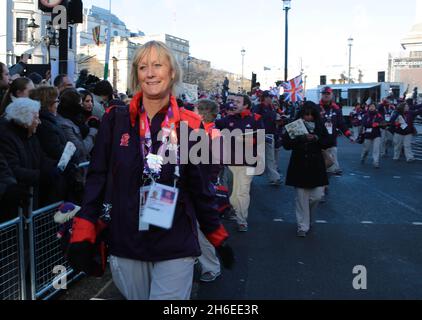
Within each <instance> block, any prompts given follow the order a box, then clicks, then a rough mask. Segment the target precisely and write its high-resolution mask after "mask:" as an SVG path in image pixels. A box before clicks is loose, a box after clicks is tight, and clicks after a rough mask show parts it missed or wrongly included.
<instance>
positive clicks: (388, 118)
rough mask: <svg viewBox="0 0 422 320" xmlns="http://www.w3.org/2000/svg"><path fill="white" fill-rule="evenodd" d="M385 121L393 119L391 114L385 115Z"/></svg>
mask: <svg viewBox="0 0 422 320" xmlns="http://www.w3.org/2000/svg"><path fill="white" fill-rule="evenodd" d="M385 121H387V122H390V121H391V116H390V115H388V114H386V115H385Z"/></svg>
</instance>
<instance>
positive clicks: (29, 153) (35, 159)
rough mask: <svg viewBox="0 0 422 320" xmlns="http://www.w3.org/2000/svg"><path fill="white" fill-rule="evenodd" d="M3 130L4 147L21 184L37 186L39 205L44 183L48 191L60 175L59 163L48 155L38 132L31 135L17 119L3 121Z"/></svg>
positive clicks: (0, 138)
mask: <svg viewBox="0 0 422 320" xmlns="http://www.w3.org/2000/svg"><path fill="white" fill-rule="evenodd" d="M0 132H1V134H0V150H1V152H2V153H3V155H4V157H5V159H6V161H7V163H8V165H9V168H10V169H11V171H12V172H13V175H14V176H15V178H16V180H17V182H18V184H20V185H24V186H27V187H28V189H29V188H30V187H33V188H34V208H37V207H38V204H39V203H38V199H39V198H38V197H39V196H40V186H45V188H42V190H43V193H44V194H46V193H45V192H46V191H47V188H48V190H51V189H54V186H55V182H56V181H57V179H58V177H59V176H58V171H57V169H56V167H55V166H56V162H55V161H53V160H51V159H49V158H47V157H46V156H45V155H44V153H43V152H42V149H41V146H40V143H39V141H38V138H37V136H36V135H33V136H31V137H29V138H28V134H27V130H26V129H25V128H23V127H21V126H19V125H17V124H15V123H14V122H2V123H1V124H0Z"/></svg>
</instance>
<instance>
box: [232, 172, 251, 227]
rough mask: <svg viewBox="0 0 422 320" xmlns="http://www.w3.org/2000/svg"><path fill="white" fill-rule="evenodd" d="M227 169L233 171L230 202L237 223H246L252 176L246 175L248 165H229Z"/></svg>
mask: <svg viewBox="0 0 422 320" xmlns="http://www.w3.org/2000/svg"><path fill="white" fill-rule="evenodd" d="M229 169H230V171H231V172H232V173H233V191H232V195H231V197H230V203H231V205H232V206H233V209H234V210H235V211H236V217H237V223H238V224H246V225H247V224H248V213H249V205H250V203H251V197H250V191H251V183H252V180H253V177H254V176H252V175H248V167H229Z"/></svg>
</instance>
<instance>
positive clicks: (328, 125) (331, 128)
mask: <svg viewBox="0 0 422 320" xmlns="http://www.w3.org/2000/svg"><path fill="white" fill-rule="evenodd" d="M325 127H326V128H327V131H328V134H333V124H332V123H330V122H327V123H325Z"/></svg>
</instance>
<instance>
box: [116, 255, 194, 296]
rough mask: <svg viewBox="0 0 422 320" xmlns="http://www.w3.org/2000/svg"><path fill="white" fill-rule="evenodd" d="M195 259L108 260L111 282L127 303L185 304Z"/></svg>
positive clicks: (189, 292)
mask: <svg viewBox="0 0 422 320" xmlns="http://www.w3.org/2000/svg"><path fill="white" fill-rule="evenodd" d="M194 263H195V258H193V257H189V258H183V259H176V260H169V261H162V262H156V263H152V262H143V261H137V260H130V259H124V258H118V257H115V256H111V257H110V268H111V272H112V275H113V281H114V284H115V285H116V287H117V288H118V289H119V290H120V292H121V293H122V294H123V295H124V296H125V298H126V299H127V300H189V299H190V295H191V291H192V282H193V268H194Z"/></svg>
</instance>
